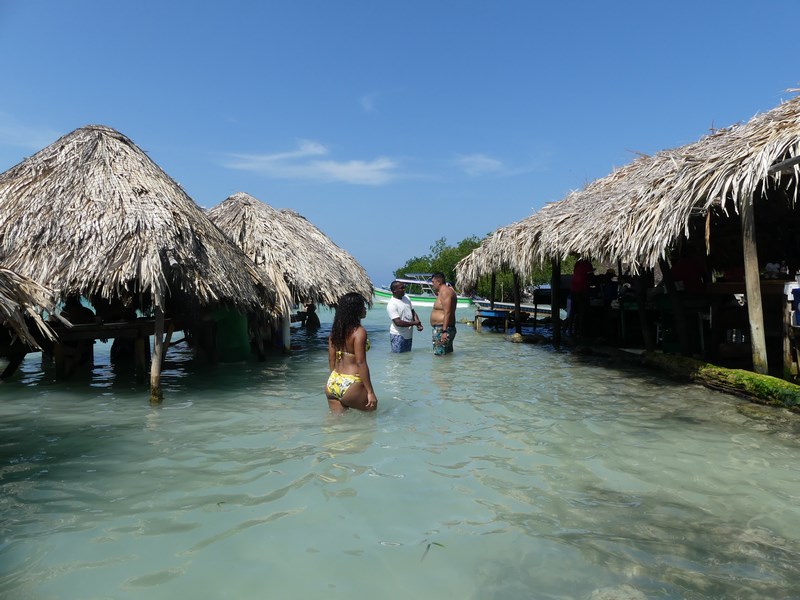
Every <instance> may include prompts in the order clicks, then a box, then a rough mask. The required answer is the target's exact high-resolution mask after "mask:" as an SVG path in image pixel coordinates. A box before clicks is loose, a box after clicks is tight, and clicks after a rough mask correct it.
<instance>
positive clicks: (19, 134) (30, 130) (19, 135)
mask: <svg viewBox="0 0 800 600" xmlns="http://www.w3.org/2000/svg"><path fill="white" fill-rule="evenodd" d="M59 137H61V134H60V133H58V132H56V131H53V130H52V129H47V128H44V127H31V126H29V125H23V124H22V123H20V122H18V121H17V120H16V119H14V118H13V117H11V115H9V114H7V113H4V112H0V143H2V144H3V145H6V146H14V147H17V148H25V149H27V150H41V149H42V148H44V147H45V146H48V145H50V144H52V143H53V142H55V141H56V140H57V139H58V138H59Z"/></svg>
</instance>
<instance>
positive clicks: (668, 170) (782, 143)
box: [459, 97, 800, 282]
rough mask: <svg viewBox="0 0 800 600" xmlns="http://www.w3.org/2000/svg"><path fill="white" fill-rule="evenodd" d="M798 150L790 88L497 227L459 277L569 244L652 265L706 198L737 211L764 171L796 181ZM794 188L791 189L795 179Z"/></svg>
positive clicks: (706, 205)
mask: <svg viewBox="0 0 800 600" xmlns="http://www.w3.org/2000/svg"><path fill="white" fill-rule="evenodd" d="M799 156H800V97H796V98H793V99H792V100H789V101H787V102H785V103H783V104H781V105H780V106H778V107H776V108H775V109H773V110H771V111H768V112H766V113H763V114H760V115H757V116H755V117H753V118H752V119H751V120H750V121H749V122H747V123H745V124H741V125H734V126H732V127H729V128H726V129H722V130H718V131H715V132H714V133H712V134H710V135H708V136H705V137H703V138H701V139H700V140H699V141H697V142H694V143H691V144H687V145H685V146H681V147H679V148H675V149H670V150H664V151H661V152H659V153H657V154H655V155H653V156H642V157H639V158H637V159H636V160H634V161H632V162H631V163H629V164H628V165H625V166H624V167H622V168H619V169H616V170H614V171H613V172H612V173H610V174H609V175H607V176H606V177H603V178H600V179H597V180H595V181H594V182H592V183H590V184H589V185H587V186H586V187H585V188H583V189H581V190H578V191H575V192H572V193H570V194H568V195H567V196H566V197H565V198H564V199H562V200H560V201H558V202H553V203H551V204H548V205H546V206H545V207H543V208H542V209H541V210H540V211H539V212H537V213H535V214H534V215H532V216H531V217H528V218H526V219H524V220H522V221H518V222H517V223H515V224H512V225H509V226H506V227H504V228H501V229H500V230H498V232H500V233H501V235H500V236H497V235H493V236H492V238H496V239H495V240H493V241H491V242H487V244H486V245H487V246H488V248H487V249H484V250H483V251H482V252H481V253H480V254H478V257H476V259H470V260H469V261H467V262H465V263H464V265H463V269H464V273H463V275H462V274H461V273H459V275H460V278H461V279H464V280H465V281H466V282H469V278H471V277H476V276H479V275H481V274H484V273H487V272H490V271H491V270H492V269H499V268H502V267H503V266H506V265H508V266H511V267H512V268H513V269H514V270H516V271H517V272H519V273H526V272H528V271H529V270H530V269H531V268H532V267H533V266H534V265H535V264H536V263H540V262H542V261H544V260H547V259H549V258H554V257H560V258H563V257H566V256H568V255H570V254H575V255H579V256H587V257H592V258H595V259H598V260H601V261H607V262H615V261H617V260H621V261H622V262H623V263H625V264H626V265H629V266H630V267H631V268H632V269H633V270H634V271H637V270H639V269H640V268H655V267H656V265H657V264H658V261H659V259H660V258H663V257H664V256H665V255H666V253H667V251H668V249H669V248H670V247H671V246H673V245H674V244H675V243H676V242H677V240H678V239H679V238H681V237H682V236H686V237H688V236H689V235H690V229H689V222H690V219H691V218H692V217H697V216H702V215H705V214H706V213H707V212H708V211H709V210H711V209H712V207H719V208H720V209H721V210H726V211H727V210H732V211H737V212H738V211H739V210H740V208H741V206H742V205H743V203H744V202H750V201H751V199H755V201H758V198H757V196H758V195H759V194H763V193H764V191H765V190H766V189H767V186H766V185H765V183H766V182H767V181H768V180H770V179H771V180H772V181H773V183H775V182H780V181H781V179H783V180H784V183H785V179H786V178H787V177H790V178H792V179H794V180H795V181H796V180H797V177H798V175H800V167H799V166H798V163H797V162H793V161H792V160H791V159H794V158H796V157H799ZM785 161H788V163H789V164H786V163H785ZM775 165H785V166H784V167H783V168H776V167H775ZM792 193H794V194H796V193H797V187H796V185H795V186H794V188H793V190H792ZM795 200H796V198H795ZM509 231H511V232H513V235H508V232H509ZM496 233H497V232H496ZM490 239H491V238H490ZM478 259H479V260H478ZM475 265H480V268H476V267H475Z"/></svg>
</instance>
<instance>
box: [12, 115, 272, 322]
mask: <svg viewBox="0 0 800 600" xmlns="http://www.w3.org/2000/svg"><path fill="white" fill-rule="evenodd" d="M0 260H2V261H3V262H4V264H5V265H6V266H7V267H9V268H12V269H14V270H16V271H18V272H20V273H23V274H25V275H27V276H29V277H31V278H32V279H34V280H36V281H39V282H41V283H43V284H45V285H47V286H48V287H50V288H52V289H54V290H56V292H57V293H59V294H60V295H62V296H63V295H68V294H72V293H79V294H83V295H84V296H91V295H94V294H99V295H101V296H103V297H106V298H112V297H115V296H125V295H131V294H137V293H140V292H141V293H143V294H145V295H147V294H148V293H149V294H150V295H151V298H152V302H153V303H154V304H156V305H162V306H163V303H164V302H165V300H166V298H167V297H168V296H169V295H170V294H173V295H175V294H180V295H181V296H183V297H187V298H190V299H191V301H192V302H196V303H197V304H200V305H213V304H217V303H221V302H225V303H228V304H231V305H234V306H237V307H240V308H242V309H245V310H246V309H248V308H252V309H258V308H259V307H262V306H263V305H264V304H266V305H268V306H269V307H272V305H273V304H274V301H275V285H274V284H273V283H272V282H270V281H268V280H265V278H264V277H263V276H262V275H261V274H260V273H259V272H258V271H257V270H256V268H255V265H253V263H252V262H251V261H250V260H249V259H247V258H246V257H245V256H244V254H243V253H242V252H241V250H240V249H239V248H238V247H237V246H236V245H235V244H233V243H231V241H230V240H229V239H228V238H227V237H226V236H225V235H224V234H223V233H222V232H221V231H219V229H217V228H216V227H215V226H214V224H213V223H211V221H210V220H209V219H208V217H207V216H206V215H205V213H204V212H203V210H202V209H201V208H200V207H199V206H197V204H195V202H194V201H193V200H192V199H191V198H190V197H189V196H188V195H187V194H186V192H184V191H183V189H182V188H181V187H180V185H178V184H177V183H176V182H175V181H173V180H172V179H171V178H170V177H169V176H168V175H167V174H166V173H165V172H164V171H163V170H161V168H159V167H158V165H156V164H155V163H154V162H153V161H152V160H151V159H150V158H149V157H148V156H147V155H146V154H145V153H144V152H143V151H142V150H141V149H139V148H138V147H137V146H136V145H135V144H134V143H133V142H131V140H129V139H128V138H127V137H125V136H124V135H122V134H121V133H119V132H117V131H115V130H113V129H111V128H108V127H103V126H99V125H91V126H87V127H82V128H80V129H77V130H75V131H73V132H72V133H70V134H68V135H65V136H64V137H62V138H60V139H59V140H57V141H56V142H54V143H53V144H51V145H49V146H47V147H46V148H44V149H43V150H41V151H39V152H37V153H36V154H34V155H33V156H31V157H29V158H27V159H25V160H24V161H22V162H21V163H19V164H18V165H16V166H14V167H12V168H11V169H9V170H8V171H6V172H5V173H2V174H0Z"/></svg>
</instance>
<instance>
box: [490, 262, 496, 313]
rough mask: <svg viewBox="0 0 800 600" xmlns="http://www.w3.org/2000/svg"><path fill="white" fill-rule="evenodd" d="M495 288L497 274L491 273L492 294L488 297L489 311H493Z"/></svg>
mask: <svg viewBox="0 0 800 600" xmlns="http://www.w3.org/2000/svg"><path fill="white" fill-rule="evenodd" d="M495 287H497V273H495V272H494V271H492V293H491V295H490V296H489V310H494V290H495Z"/></svg>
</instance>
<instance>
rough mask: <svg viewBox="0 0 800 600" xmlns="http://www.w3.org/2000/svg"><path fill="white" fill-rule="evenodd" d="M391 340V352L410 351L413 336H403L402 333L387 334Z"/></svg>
mask: <svg viewBox="0 0 800 600" xmlns="http://www.w3.org/2000/svg"><path fill="white" fill-rule="evenodd" d="M389 338H390V339H391V342H392V352H395V353H397V352H411V344H412V342H413V341H414V338H408V339H406V338H404V337H403V336H402V335H395V334H393V333H390V334H389Z"/></svg>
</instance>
